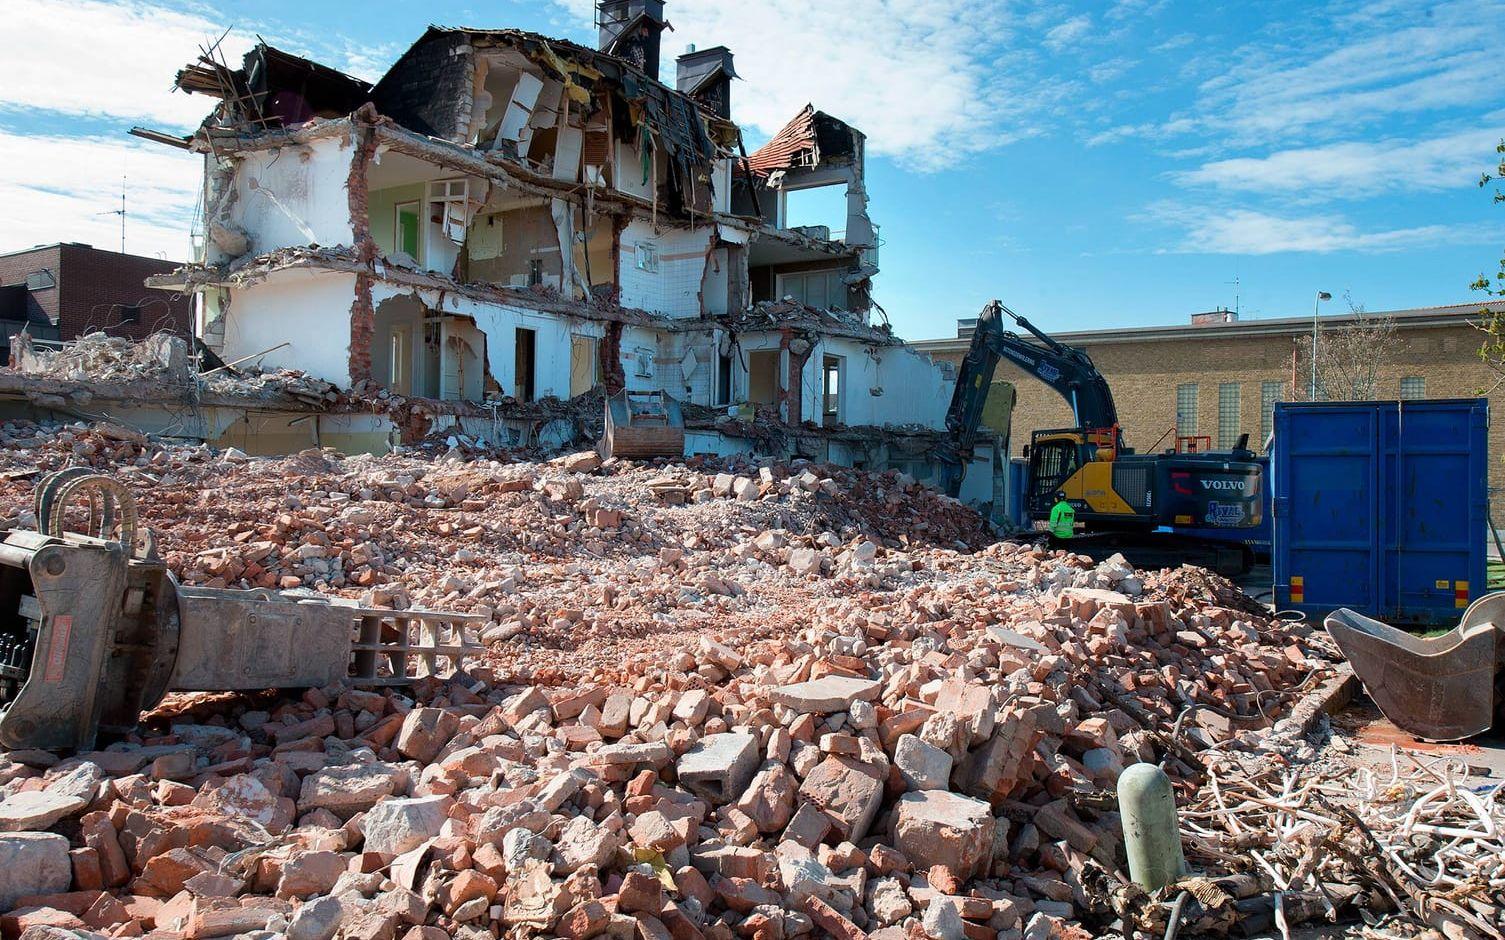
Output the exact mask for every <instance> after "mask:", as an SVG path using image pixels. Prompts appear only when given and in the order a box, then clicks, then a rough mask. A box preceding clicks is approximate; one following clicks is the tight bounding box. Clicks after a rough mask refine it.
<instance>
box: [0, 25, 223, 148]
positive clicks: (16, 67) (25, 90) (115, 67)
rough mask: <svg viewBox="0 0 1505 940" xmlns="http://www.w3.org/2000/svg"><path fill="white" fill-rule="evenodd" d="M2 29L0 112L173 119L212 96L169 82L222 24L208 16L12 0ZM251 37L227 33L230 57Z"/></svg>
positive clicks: (194, 117) (198, 112) (185, 123)
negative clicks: (176, 88)
mask: <svg viewBox="0 0 1505 940" xmlns="http://www.w3.org/2000/svg"><path fill="white" fill-rule="evenodd" d="M5 8H6V9H5V28H4V29H3V30H0V113H3V112H4V111H16V110H45V111H61V112H65V113H68V114H75V115H93V116H101V117H110V118H118V119H123V120H131V121H144V122H149V123H154V124H157V125H167V126H170V127H173V128H183V129H189V128H192V127H194V126H195V125H197V124H198V122H199V121H201V120H202V119H203V117H204V115H205V114H207V113H208V112H209V110H210V108H211V107H213V105H214V104H215V102H214V100H213V99H212V98H208V97H205V96H203V95H187V94H184V93H183V92H179V91H173V90H172V81H173V76H174V75H176V74H177V71H178V69H180V68H182V67H183V66H184V65H186V64H187V63H188V62H189V61H191V60H192V59H193V58H194V57H195V56H196V55H198V49H199V46H201V45H206V46H207V45H208V44H209V43H210V42H212V41H214V40H215V39H217V38H218V37H219V35H220V34H221V33H223V32H224V30H225V26H224V25H221V24H216V23H214V22H211V21H210V20H208V19H205V18H204V17H202V16H198V15H194V14H190V13H182V12H178V11H176V10H171V9H168V8H165V7H161V6H156V5H152V4H146V3H141V2H138V0H125V2H115V3H105V2H99V0H7V2H6V4H5ZM248 47H249V41H248V39H247V37H244V36H237V35H232V36H230V37H227V38H226V40H225V51H226V53H227V55H228V56H229V58H230V62H231V63H232V64H234V65H239V58H240V56H241V55H242V54H243V53H244V52H245V50H246V49H247V48H248Z"/></svg>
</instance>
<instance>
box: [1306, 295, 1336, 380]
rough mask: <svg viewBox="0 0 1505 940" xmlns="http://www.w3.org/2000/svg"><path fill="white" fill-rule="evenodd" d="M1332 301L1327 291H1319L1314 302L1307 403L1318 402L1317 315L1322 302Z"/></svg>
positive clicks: (1331, 296)
mask: <svg viewBox="0 0 1505 940" xmlns="http://www.w3.org/2000/svg"><path fill="white" fill-rule="evenodd" d="M1332 299H1333V295H1332V294H1329V293H1328V292H1327V291H1325V290H1319V291H1317V299H1316V300H1314V301H1312V351H1311V359H1312V381H1311V385H1310V386H1309V387H1308V388H1307V392H1306V400H1307V401H1316V400H1317V314H1318V312H1319V311H1320V309H1321V306H1320V305H1321V303H1322V301H1324V300H1332Z"/></svg>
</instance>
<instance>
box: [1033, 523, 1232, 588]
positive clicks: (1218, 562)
mask: <svg viewBox="0 0 1505 940" xmlns="http://www.w3.org/2000/svg"><path fill="white" fill-rule="evenodd" d="M1050 544H1051V547H1052V548H1059V549H1064V550H1066V551H1070V552H1076V553H1077V554H1079V555H1086V556H1087V557H1088V558H1091V559H1092V560H1093V561H1102V560H1104V559H1106V558H1108V557H1109V556H1110V555H1114V554H1119V555H1123V556H1124V559H1125V560H1126V561H1128V562H1129V564H1131V565H1133V566H1134V567H1136V568H1143V569H1146V570H1150V571H1153V570H1155V569H1158V568H1179V567H1181V566H1182V565H1196V566H1197V567H1199V568H1206V569H1208V570H1209V571H1215V572H1217V573H1218V574H1220V575H1222V576H1224V577H1225V578H1234V577H1238V576H1239V575H1242V574H1247V573H1248V572H1249V569H1251V568H1253V567H1254V552H1253V551H1252V550H1250V549H1249V547H1248V546H1246V545H1239V544H1237V543H1233V542H1221V541H1218V540H1217V539H1206V538H1198V537H1196V536H1188V535H1180V534H1177V533H1175V532H1127V531H1124V532H1115V531H1108V532H1089V533H1087V534H1085V535H1078V536H1074V537H1072V538H1069V539H1060V538H1056V537H1055V536H1051V537H1050Z"/></svg>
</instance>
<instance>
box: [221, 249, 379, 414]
mask: <svg viewBox="0 0 1505 940" xmlns="http://www.w3.org/2000/svg"><path fill="white" fill-rule="evenodd" d="M355 279H356V275H354V274H347V273H344V272H338V271H279V272H277V273H275V274H272V275H270V276H268V277H267V278H265V279H263V280H260V281H257V282H256V283H254V284H248V285H246V286H244V287H241V288H239V289H237V290H236V291H235V293H234V300H233V301H232V303H231V304H230V306H229V309H228V310H227V311H226V313H225V316H224V324H225V345H224V352H223V353H222V354H221V357H222V358H223V359H225V360H226V361H227V362H230V361H234V360H236V359H239V358H241V357H243V356H250V355H254V354H256V353H259V352H261V351H262V350H265V349H270V348H271V347H273V346H280V345H282V344H284V343H286V344H287V345H285V346H282V348H280V349H278V350H276V351H274V352H270V353H267V355H265V356H263V357H262V358H261V359H260V360H259V361H260V363H261V364H262V365H263V366H265V367H267V368H284V369H301V370H303V371H304V372H307V373H308V374H309V375H313V376H317V377H319V378H321V379H324V380H325V381H326V382H332V383H334V384H335V385H338V386H340V387H341V388H347V387H349V385H350V305H351V303H352V302H353V301H354V299H355Z"/></svg>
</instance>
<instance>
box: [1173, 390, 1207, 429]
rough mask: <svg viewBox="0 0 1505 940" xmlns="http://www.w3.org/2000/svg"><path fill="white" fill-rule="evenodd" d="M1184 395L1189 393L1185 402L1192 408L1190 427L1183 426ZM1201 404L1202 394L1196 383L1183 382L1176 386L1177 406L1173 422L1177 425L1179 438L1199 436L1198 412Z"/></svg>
mask: <svg viewBox="0 0 1505 940" xmlns="http://www.w3.org/2000/svg"><path fill="white" fill-rule="evenodd" d="M1183 393H1189V394H1187V395H1186V402H1185V403H1186V404H1188V405H1190V408H1191V411H1190V415H1191V420H1190V422H1189V426H1188V424H1183V423H1182V420H1181V415H1182V410H1181V409H1182V404H1183V400H1182V399H1183ZM1201 404H1202V403H1201V393H1200V390H1199V388H1198V384H1197V383H1196V382H1182V383H1180V384H1179V385H1177V386H1176V404H1175V414H1174V418H1173V420H1174V421H1175V423H1176V436H1177V437H1192V436H1194V435H1195V434H1197V432H1198V430H1199V428H1200V424H1199V419H1198V414H1197V412H1198V410H1199V409H1200V407H1201Z"/></svg>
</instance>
